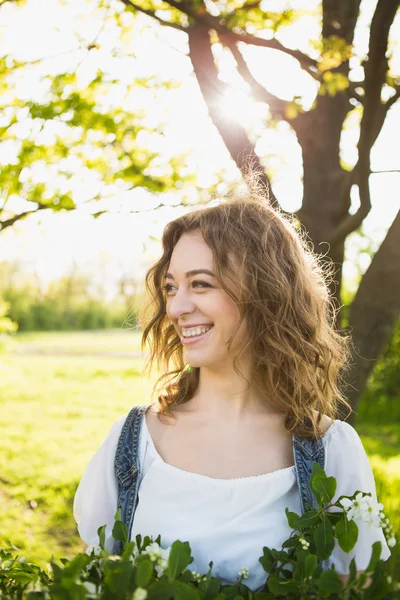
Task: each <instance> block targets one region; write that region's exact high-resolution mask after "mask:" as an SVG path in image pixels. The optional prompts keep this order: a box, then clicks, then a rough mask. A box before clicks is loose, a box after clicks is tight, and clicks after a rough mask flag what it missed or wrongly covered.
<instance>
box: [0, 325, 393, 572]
mask: <svg viewBox="0 0 400 600" xmlns="http://www.w3.org/2000/svg"><path fill="white" fill-rule="evenodd" d="M12 346H13V348H14V350H18V348H19V349H22V348H24V349H25V350H26V349H27V348H28V351H29V348H30V350H31V351H32V349H34V348H36V349H38V347H39V349H42V350H44V351H46V352H54V354H38V355H34V354H29V355H28V354H27V355H24V354H14V353H13V354H11V353H10V352H9V353H7V354H3V355H0V431H1V436H0V547H4V546H5V544H6V542H7V540H10V541H11V542H12V543H13V544H15V545H16V546H18V548H20V549H21V552H22V553H23V554H24V555H25V556H26V558H27V559H28V560H31V561H34V562H37V563H38V564H41V565H42V566H43V565H45V564H46V562H47V560H48V559H49V558H50V556H51V555H54V556H55V557H61V556H72V555H73V554H74V553H76V552H78V551H80V550H81V548H82V544H81V541H80V539H79V537H78V535H77V532H76V525H75V521H74V519H73V516H72V502H73V497H74V494H75V490H76V487H77V485H78V483H79V480H80V477H81V475H82V473H83V470H84V469H85V467H86V465H87V463H88V462H89V460H90V458H91V457H92V455H93V454H94V452H95V451H96V449H97V448H98V447H99V445H100V444H101V442H102V440H103V439H104V438H105V436H106V435H107V433H108V431H109V429H110V426H111V424H112V423H113V422H114V421H116V420H117V419H118V418H120V417H121V416H122V415H123V414H125V413H127V412H128V411H129V409H130V408H131V407H132V406H133V405H134V404H145V403H147V402H149V401H150V391H151V388H152V383H153V381H154V376H153V381H150V380H149V379H148V378H147V377H144V376H142V375H141V371H142V366H143V360H142V359H140V358H135V359H125V358H123V359H122V358H115V357H110V356H108V354H109V353H118V354H119V353H130V352H135V353H138V351H139V349H140V336H139V334H138V333H137V332H132V331H129V332H128V331H114V332H110V333H109V332H101V333H93V332H89V333H80V332H79V333H77V332H68V333H41V334H21V335H17V336H16V337H15V338H14V340H13V344H12ZM59 350H60V351H63V352H68V354H67V355H60V356H57V355H56V352H57V351H59ZM82 352H85V353H87V355H77V353H79V354H80V353H82ZM101 353H106V354H107V356H100V355H99V354H101ZM96 354H97V356H96ZM381 423H384V425H380V424H379V422H377V421H376V420H375V421H374V422H368V421H365V420H362V419H359V422H358V423H357V430H358V432H359V433H360V435H361V438H362V440H363V443H364V446H365V448H366V450H367V453H368V455H369V458H370V461H371V464H372V467H373V469H374V474H375V478H376V483H377V491H378V497H379V500H380V501H381V502H383V504H384V505H385V509H386V510H387V513H388V516H389V517H390V519H391V521H392V522H393V524H394V526H395V531H396V532H399V531H400V425H399V424H396V423H393V424H392V423H390V418H386V419H385V416H384V415H382V420H381ZM394 554H395V558H394V559H393V560H392V570H393V572H395V570H396V569H397V570H400V554H399V551H398V550H397V549H396V550H395V553H394Z"/></svg>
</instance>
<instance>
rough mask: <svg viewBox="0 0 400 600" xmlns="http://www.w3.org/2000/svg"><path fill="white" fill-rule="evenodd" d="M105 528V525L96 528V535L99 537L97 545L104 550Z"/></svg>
mask: <svg viewBox="0 0 400 600" xmlns="http://www.w3.org/2000/svg"><path fill="white" fill-rule="evenodd" d="M106 529H107V525H102V526H101V527H99V528H98V530H97V535H98V537H99V546H100V548H101V549H102V550H104V548H105V543H106Z"/></svg>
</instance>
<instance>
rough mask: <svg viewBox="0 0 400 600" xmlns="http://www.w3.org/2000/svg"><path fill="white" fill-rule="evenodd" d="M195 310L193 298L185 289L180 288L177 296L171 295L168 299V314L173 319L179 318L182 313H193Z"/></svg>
mask: <svg viewBox="0 0 400 600" xmlns="http://www.w3.org/2000/svg"><path fill="white" fill-rule="evenodd" d="M195 310H196V306H195V304H194V302H193V299H192V298H191V296H190V294H188V293H187V292H185V290H184V289H181V290H178V291H177V292H176V294H175V296H170V297H169V298H168V300H167V315H168V316H169V318H170V319H172V320H178V319H180V318H181V316H182V315H185V314H191V313H192V312H194V311H195Z"/></svg>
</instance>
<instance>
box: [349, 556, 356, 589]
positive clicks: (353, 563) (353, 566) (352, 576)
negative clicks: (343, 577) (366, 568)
mask: <svg viewBox="0 0 400 600" xmlns="http://www.w3.org/2000/svg"><path fill="white" fill-rule="evenodd" d="M356 579H357V565H356V561H355V559H354V558H352V559H351V561H350V566H349V578H348V580H347V585H351V584H352V583H353V582H354V581H355V580H356Z"/></svg>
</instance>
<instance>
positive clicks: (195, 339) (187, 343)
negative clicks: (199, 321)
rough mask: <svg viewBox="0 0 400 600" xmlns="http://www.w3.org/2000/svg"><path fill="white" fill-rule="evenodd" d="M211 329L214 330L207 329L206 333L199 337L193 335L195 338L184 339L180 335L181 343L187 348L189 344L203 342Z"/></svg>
mask: <svg viewBox="0 0 400 600" xmlns="http://www.w3.org/2000/svg"><path fill="white" fill-rule="evenodd" d="M213 329H214V326H212V327H211V329H209V330H208V331H207V332H206V333H201V334H200V335H195V336H193V337H189V338H185V337H183V335H181V342H182V344H184V345H185V346H187V345H189V344H195V343H196V342H199V341H200V340H203V339H204V338H205V337H206V336H207V335H208V334H209V333H210V331H212V330H213Z"/></svg>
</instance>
